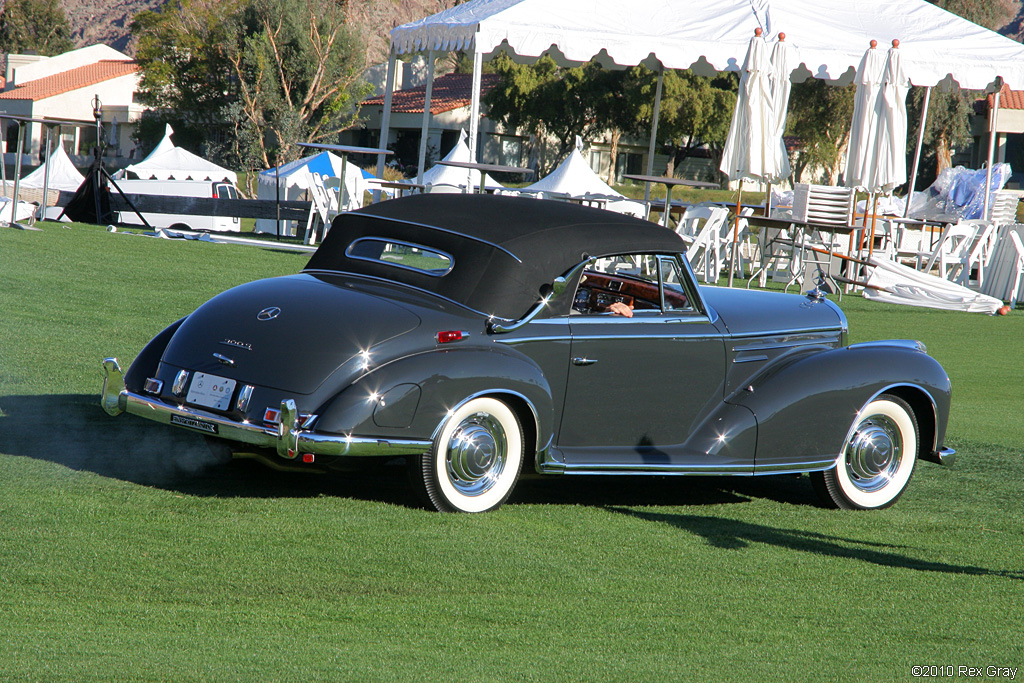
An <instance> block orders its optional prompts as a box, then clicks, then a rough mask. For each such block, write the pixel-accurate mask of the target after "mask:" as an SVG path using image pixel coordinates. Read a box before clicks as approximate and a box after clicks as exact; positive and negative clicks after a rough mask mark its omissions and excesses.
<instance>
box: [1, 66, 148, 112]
mask: <svg viewBox="0 0 1024 683" xmlns="http://www.w3.org/2000/svg"><path fill="white" fill-rule="evenodd" d="M138 70H139V65H138V64H136V63H135V62H126V61H115V60H102V61H99V62H96V63H94V64H86V65H85V66H80V67H78V68H77V69H69V70H68V71H62V72H61V73H59V74H54V75H52V76H45V77H43V78H39V79H36V80H34V81H29V82H28V83H25V84H24V85H16V86H15V87H13V88H11V89H10V90H7V91H5V92H0V100H31V101H33V102H38V101H39V100H45V99H46V98H48V97H54V96H56V95H62V94H64V93H66V92H71V91H72V90H78V89H79V88H86V87H88V86H90V85H95V84H96V83H102V82H103V81H109V80H112V79H114V78H119V77H121V76H127V75H128V74H133V73H135V72H136V71H138Z"/></svg>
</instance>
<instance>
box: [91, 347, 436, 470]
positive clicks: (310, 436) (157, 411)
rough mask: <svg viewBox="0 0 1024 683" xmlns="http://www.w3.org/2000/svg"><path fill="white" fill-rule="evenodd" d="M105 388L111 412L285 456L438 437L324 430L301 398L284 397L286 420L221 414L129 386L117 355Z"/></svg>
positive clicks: (391, 450)
mask: <svg viewBox="0 0 1024 683" xmlns="http://www.w3.org/2000/svg"><path fill="white" fill-rule="evenodd" d="M103 372H104V378H103V393H102V394H101V396H100V405H102V406H103V410H105V411H106V412H107V414H108V415H111V416H117V415H120V414H121V413H130V414H132V415H138V416H140V417H144V418H146V419H148V420H154V421H156V422H160V423H162V424H166V425H175V426H181V427H188V428H190V429H193V430H195V431H198V432H202V433H205V434H209V435H211V436H218V437H221V438H223V439H228V440H231V441H239V442H242V443H246V444H251V445H253V446H258V447H260V448H272V449H274V450H276V451H277V454H278V455H280V456H281V457H283V458H286V459H289V460H293V459H295V458H296V457H298V456H299V455H300V454H305V453H312V454H314V455H348V456H384V457H391V456H398V455H419V454H420V453H424V452H426V451H429V450H430V448H431V447H432V445H433V444H432V442H430V441H423V440H418V439H383V438H372V437H356V436H343V435H338V434H318V433H316V432H314V431H309V430H305V429H302V427H301V424H300V420H299V411H298V409H297V408H296V406H295V401H293V400H291V399H287V400H284V401H281V423H280V424H278V425H272V426H269V427H267V426H263V425H256V424H253V423H251V422H236V421H235V420H230V419H228V418H226V417H223V416H221V415H215V414H214V413H210V412H207V411H205V410H198V409H196V408H189V407H187V406H182V405H177V404H173V403H166V402H164V401H161V400H158V399H156V398H154V397H152V396H143V395H141V394H136V393H133V392H130V391H128V390H127V389H126V388H125V384H124V373H123V372H122V370H121V366H120V365H119V364H118V362H117V359H116V358H105V359H104V360H103Z"/></svg>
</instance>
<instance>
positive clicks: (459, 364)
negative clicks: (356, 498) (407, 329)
mask: <svg viewBox="0 0 1024 683" xmlns="http://www.w3.org/2000/svg"><path fill="white" fill-rule="evenodd" d="M484 395H488V396H495V397H498V398H502V399H503V400H505V401H506V402H507V403H509V405H510V406H511V407H512V408H513V409H514V410H516V411H517V414H518V415H519V418H520V421H521V423H522V424H523V430H524V432H525V434H526V435H527V439H530V438H531V436H532V437H535V438H534V439H532V440H529V441H528V443H531V442H533V441H535V442H536V443H537V444H538V446H537V448H538V449H543V448H545V447H546V446H547V444H548V443H549V442H550V440H551V433H552V414H553V410H552V398H551V388H550V386H549V385H548V382H547V380H546V379H545V378H544V374H543V373H542V372H541V370H540V368H539V367H538V366H537V365H536V364H534V363H533V362H532V361H530V360H529V359H528V358H526V357H525V356H522V355H520V354H518V353H515V352H514V351H511V350H509V349H503V348H486V349H460V350H457V351H452V350H447V349H446V350H443V351H441V350H437V351H429V352H426V353H422V354H417V355H415V356H408V357H405V358H402V359H400V360H397V361H393V362H391V363H388V364H387V365H384V366H381V367H380V368H377V369H376V370H374V371H373V372H370V373H368V374H366V375H364V376H363V377H361V378H359V380H358V381H356V382H354V383H353V384H352V385H351V386H349V387H348V388H346V389H345V390H344V391H342V392H341V393H340V394H338V395H337V396H336V397H335V398H334V399H333V400H332V401H330V402H329V403H328V404H326V405H325V406H324V408H323V409H322V410H321V411H320V418H319V419H318V420H317V423H316V426H315V429H316V431H318V432H328V433H333V434H353V435H359V436H369V435H376V436H382V437H383V436H390V437H402V438H414V439H433V438H434V436H435V434H436V432H437V430H438V429H439V427H440V426H441V425H442V424H443V422H444V420H445V419H446V418H447V416H448V415H449V414H450V413H451V411H453V410H454V409H455V408H457V407H458V406H459V405H460V404H462V403H464V402H465V401H466V400H467V399H469V398H473V397H476V396H484Z"/></svg>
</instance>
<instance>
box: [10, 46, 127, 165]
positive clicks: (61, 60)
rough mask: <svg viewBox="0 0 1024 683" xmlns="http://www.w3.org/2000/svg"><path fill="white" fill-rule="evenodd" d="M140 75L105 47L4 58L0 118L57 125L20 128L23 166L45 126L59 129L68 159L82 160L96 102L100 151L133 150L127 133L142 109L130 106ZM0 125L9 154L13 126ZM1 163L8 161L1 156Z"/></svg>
mask: <svg viewBox="0 0 1024 683" xmlns="http://www.w3.org/2000/svg"><path fill="white" fill-rule="evenodd" d="M140 76H141V74H140V73H139V67H138V65H137V64H136V63H135V62H134V61H133V60H132V59H131V58H130V57H128V56H127V55H125V54H123V53H121V52H118V51H117V50H114V49H113V48H110V47H107V46H106V45H92V46H89V47H85V48H80V49H78V50H72V51H71V52H66V53H64V54H61V55H57V56H55V57H39V56H36V55H8V59H7V73H6V74H5V77H6V78H5V83H4V85H3V90H2V92H0V118H2V117H3V115H4V114H8V115H11V116H16V117H21V118H27V119H37V120H53V121H60V122H62V123H61V124H60V125H59V126H57V125H56V124H55V125H54V126H48V125H46V124H44V123H40V122H33V123H28V124H25V131H24V133H23V136H24V142H23V147H22V153H23V154H25V155H28V157H27V159H26V161H27V163H39V161H40V160H41V157H42V156H43V154H44V150H45V139H46V130H47V129H48V128H49V129H50V131H51V133H52V132H53V131H55V130H57V129H58V128H59V137H60V140H61V142H62V144H63V145H64V148H65V151H67V152H68V154H69V155H71V156H75V155H78V156H79V157H86V158H88V157H89V156H90V155H91V153H92V148H93V147H94V146H95V144H96V135H97V132H96V119H95V113H96V111H95V109H94V106H95V104H96V102H97V98H98V101H99V104H100V108H99V113H100V118H101V123H102V135H103V139H104V142H105V144H106V145H107V149H106V152H105V153H106V154H107V155H109V156H112V157H117V156H121V157H126V156H128V153H129V152H130V150H132V149H133V147H134V143H133V141H132V135H133V133H134V130H135V125H136V123H137V121H138V120H139V118H140V117H141V115H142V112H143V110H144V107H143V106H141V105H139V104H137V103H136V102H135V92H136V89H137V87H138V82H139V78H140ZM67 122H71V123H67ZM76 124H77V125H76ZM3 125H4V127H3V131H2V132H3V137H4V151H5V152H6V153H10V155H11V156H13V153H14V152H15V150H16V148H17V135H18V124H17V123H16V122H14V121H12V120H7V121H5V122H4V124H3ZM5 159H6V160H7V161H8V163H11V162H12V159H11V158H10V157H8V156H7V155H6V154H5Z"/></svg>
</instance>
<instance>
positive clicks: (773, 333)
mask: <svg viewBox="0 0 1024 683" xmlns="http://www.w3.org/2000/svg"><path fill="white" fill-rule="evenodd" d="M841 332H842V329H840V328H838V327H815V328H806V327H803V328H794V329H789V330H761V331H759V332H747V333H744V334H734V335H731V336H732V338H733V339H734V340H736V341H740V340H743V339H761V338H766V337H781V336H785V335H794V334H799V335H811V334H840V333H841ZM873 343H875V342H865V344H873Z"/></svg>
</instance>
